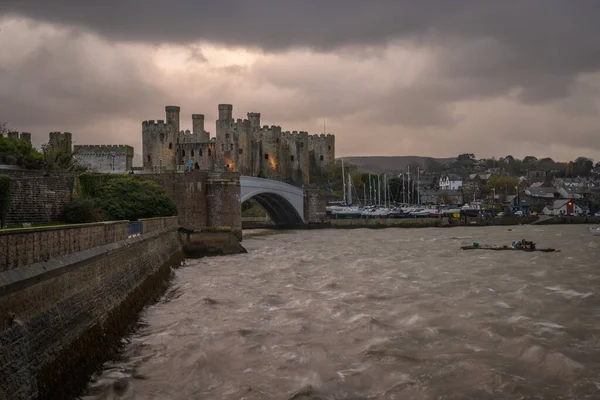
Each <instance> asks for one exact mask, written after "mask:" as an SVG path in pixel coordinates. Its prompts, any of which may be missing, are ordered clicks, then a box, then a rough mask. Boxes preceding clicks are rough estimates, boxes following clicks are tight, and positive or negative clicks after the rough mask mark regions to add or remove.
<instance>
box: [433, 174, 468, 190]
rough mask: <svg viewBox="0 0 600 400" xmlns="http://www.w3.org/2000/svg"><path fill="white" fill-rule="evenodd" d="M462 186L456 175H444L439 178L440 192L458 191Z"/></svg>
mask: <svg viewBox="0 0 600 400" xmlns="http://www.w3.org/2000/svg"><path fill="white" fill-rule="evenodd" d="M462 185H463V181H462V179H461V178H460V177H458V176H456V175H446V176H442V177H440V184H439V187H440V190H459V189H460V188H461V187H462Z"/></svg>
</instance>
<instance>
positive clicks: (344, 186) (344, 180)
mask: <svg viewBox="0 0 600 400" xmlns="http://www.w3.org/2000/svg"><path fill="white" fill-rule="evenodd" d="M342 185H343V193H344V204H346V173H345V172H344V159H343V158H342Z"/></svg>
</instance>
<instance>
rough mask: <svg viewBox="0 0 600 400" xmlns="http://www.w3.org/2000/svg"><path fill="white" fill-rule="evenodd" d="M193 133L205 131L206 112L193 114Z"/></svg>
mask: <svg viewBox="0 0 600 400" xmlns="http://www.w3.org/2000/svg"><path fill="white" fill-rule="evenodd" d="M192 133H194V134H202V133H204V114H192Z"/></svg>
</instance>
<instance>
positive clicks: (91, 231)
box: [0, 221, 129, 272]
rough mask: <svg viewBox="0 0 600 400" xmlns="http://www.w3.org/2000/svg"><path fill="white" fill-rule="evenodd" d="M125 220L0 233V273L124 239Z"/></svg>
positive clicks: (126, 228)
mask: <svg viewBox="0 0 600 400" xmlns="http://www.w3.org/2000/svg"><path fill="white" fill-rule="evenodd" d="M128 225H129V223H128V222H127V221H116V222H98V223H94V224H80V225H61V226H49V227H41V228H23V229H9V230H4V231H0V272H2V271H7V270H10V269H14V268H18V267H21V266H24V265H28V264H33V263H36V262H42V261H46V260H48V259H52V258H56V257H60V256H64V255H66V254H70V253H75V252H78V251H83V250H86V249H90V248H92V247H97V246H102V245H105V244H108V243H115V242H118V241H120V240H123V239H127V230H128Z"/></svg>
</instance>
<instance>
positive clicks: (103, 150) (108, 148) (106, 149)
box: [73, 144, 133, 157]
mask: <svg viewBox="0 0 600 400" xmlns="http://www.w3.org/2000/svg"><path fill="white" fill-rule="evenodd" d="M73 152H74V153H77V154H78V155H84V154H85V155H98V156H110V155H112V154H113V153H114V154H115V155H124V156H131V157H133V147H131V146H129V145H126V144H98V145H80V144H76V145H75V146H73Z"/></svg>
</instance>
